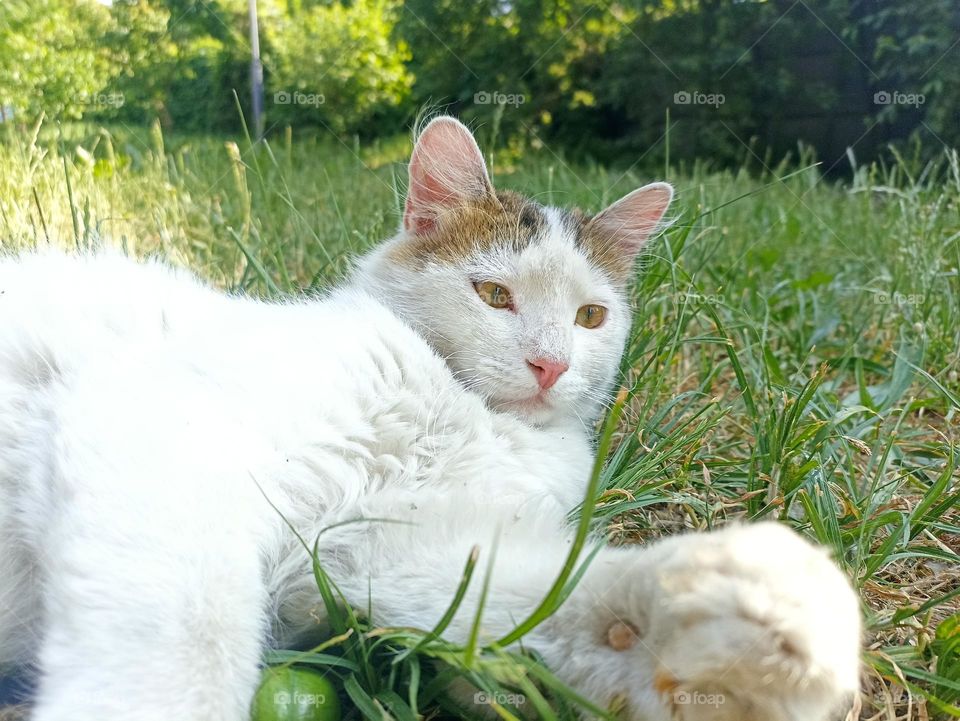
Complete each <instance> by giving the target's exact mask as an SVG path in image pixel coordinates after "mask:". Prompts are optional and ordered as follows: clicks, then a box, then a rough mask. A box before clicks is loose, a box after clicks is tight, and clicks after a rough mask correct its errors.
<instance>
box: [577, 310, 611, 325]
mask: <svg viewBox="0 0 960 721" xmlns="http://www.w3.org/2000/svg"><path fill="white" fill-rule="evenodd" d="M606 315H607V309H606V308H604V307H603V306H602V305H584V306H581V307H580V310H578V311H577V325H582V326H583V327H584V328H596V327H597V326H598V325H600V324H601V323H603V319H604V317H605V316H606Z"/></svg>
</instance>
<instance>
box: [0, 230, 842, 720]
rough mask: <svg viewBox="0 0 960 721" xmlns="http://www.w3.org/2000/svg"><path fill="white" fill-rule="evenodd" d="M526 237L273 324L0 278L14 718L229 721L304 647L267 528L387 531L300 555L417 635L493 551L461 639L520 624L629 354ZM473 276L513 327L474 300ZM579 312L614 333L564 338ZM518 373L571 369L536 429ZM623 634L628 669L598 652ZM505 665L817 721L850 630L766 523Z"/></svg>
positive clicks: (152, 273) (553, 564) (653, 559)
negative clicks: (477, 549) (497, 295)
mask: <svg viewBox="0 0 960 721" xmlns="http://www.w3.org/2000/svg"><path fill="white" fill-rule="evenodd" d="M548 215H549V216H550V217H551V218H552V220H551V222H550V223H549V224H548V225H549V232H548V233H547V236H546V238H545V240H544V242H543V243H541V244H539V245H537V246H535V247H531V248H529V249H528V250H527V251H525V252H524V253H523V254H520V255H514V256H512V257H511V256H509V255H508V254H501V255H500V256H496V257H491V258H487V259H485V260H483V259H479V258H473V259H470V260H468V261H466V262H465V263H464V264H461V265H458V266H454V267H445V268H444V267H439V266H438V267H436V268H431V269H427V270H425V271H423V273H422V274H421V275H418V274H416V273H414V274H411V273H410V272H409V271H403V270H402V269H400V268H396V267H394V266H392V265H390V264H389V263H385V262H384V259H385V257H386V256H385V255H384V251H382V250H381V251H375V252H374V254H372V255H371V256H370V257H369V258H367V259H366V260H365V261H364V262H363V263H362V264H361V269H360V271H359V272H358V274H357V275H356V277H355V279H354V281H353V282H352V283H351V284H349V285H347V286H345V287H343V288H341V289H338V290H336V291H334V292H333V293H332V294H331V295H329V296H328V297H326V298H324V299H315V300H311V301H303V302H288V303H283V304H270V303H264V302H259V301H255V300H250V299H245V298H238V297H227V296H224V295H222V294H219V293H217V292H215V291H213V290H210V289H208V288H206V287H204V286H203V285H202V284H200V283H198V282H197V281H196V280H194V279H193V278H191V277H190V276H188V275H186V274H183V273H178V272H174V271H172V270H170V269H168V268H165V267H163V266H161V265H158V264H142V265H138V264H135V263H133V262H131V261H128V260H126V259H123V258H121V257H119V256H115V255H101V256H97V257H67V256H63V255H58V254H41V255H29V256H25V257H22V258H19V259H14V258H6V259H0V666H2V665H3V664H36V665H37V667H38V669H39V672H40V674H41V685H40V690H39V697H38V700H37V704H36V708H35V710H34V718H35V719H36V720H37V721H60V720H66V719H69V720H70V721H114V720H116V721H120V720H121V719H123V720H124V721H140V720H142V721H147V720H151V721H152V720H154V719H156V721H170V719H177V720H178V721H192V720H196V721H217V720H223V721H241V720H242V719H245V718H246V717H247V709H248V707H249V703H250V699H251V696H252V694H253V692H254V690H255V688H256V685H257V681H258V678H259V671H258V665H259V662H260V658H261V654H262V652H263V649H264V647H265V646H266V645H267V644H269V643H271V642H273V643H277V642H280V643H282V642H283V641H284V640H285V639H288V638H292V637H295V636H297V635H298V634H299V633H301V632H303V631H305V630H307V629H309V628H311V627H313V626H314V625H315V623H316V620H317V618H318V617H322V604H321V603H320V600H319V597H318V594H317V592H316V588H315V585H314V582H313V579H312V576H311V572H310V564H309V557H308V556H307V554H306V553H305V552H304V550H303V549H302V548H301V547H300V546H299V543H298V542H297V540H296V538H295V536H294V534H293V533H292V532H291V531H290V530H289V529H288V527H287V526H286V524H285V522H284V520H283V519H282V518H281V515H280V514H282V516H283V517H284V518H285V519H286V520H287V521H288V522H289V523H291V524H292V525H293V527H294V528H295V529H296V530H297V532H298V533H299V534H300V535H301V536H303V537H304V538H307V539H311V540H312V539H314V538H316V537H317V535H318V534H319V533H320V531H321V530H322V529H324V528H327V527H329V526H331V525H332V524H335V523H337V522H338V521H344V520H351V519H358V518H368V519H373V518H376V519H384V518H389V519H395V520H401V521H406V522H408V523H403V524H398V523H382V522H367V523H353V524H347V525H341V526H339V527H338V528H337V529H336V530H334V531H331V532H330V533H327V534H324V535H323V536H322V537H321V544H320V553H321V557H322V558H321V560H322V562H323V564H324V567H325V568H326V569H327V571H328V572H329V573H330V574H331V575H332V576H333V578H334V580H335V581H336V583H337V584H338V586H339V587H340V588H341V589H342V590H343V591H344V593H345V594H346V596H347V598H348V600H349V601H350V602H351V603H353V604H355V605H356V606H358V607H360V608H366V607H367V603H368V598H372V612H373V615H374V621H375V622H377V623H379V624H384V625H400V626H403V625H413V626H418V627H421V628H429V627H431V626H433V625H434V623H435V622H436V621H437V620H438V619H439V618H440V616H441V615H442V613H443V611H444V610H445V609H446V607H447V605H448V603H449V601H450V599H451V597H452V594H453V591H454V589H455V587H456V585H457V583H458V580H459V576H460V572H461V570H462V567H463V564H464V562H465V561H466V558H467V556H468V554H469V552H470V549H471V548H472V547H473V546H474V545H475V544H479V545H480V546H481V548H482V549H484V550H483V553H484V554H485V553H487V552H489V549H490V548H491V544H492V542H493V539H494V537H495V536H497V535H498V536H499V550H498V555H497V558H496V561H495V566H494V573H493V577H492V587H491V590H490V595H489V599H488V601H487V609H486V612H485V615H484V626H483V633H484V637H485V638H487V639H494V638H496V637H499V636H500V635H502V634H503V633H505V632H506V631H508V630H510V629H511V628H512V627H513V625H514V624H515V622H516V621H517V620H518V619H521V618H523V617H525V616H526V614H527V613H529V612H530V611H531V610H532V609H533V608H534V607H535V606H536V604H537V603H538V602H539V601H540V600H541V598H542V597H543V594H544V593H545V591H546V589H547V588H549V586H550V584H551V583H552V581H553V580H554V578H555V577H556V574H557V572H558V571H559V568H560V566H561V565H562V563H563V560H564V558H565V556H566V553H567V548H568V545H569V540H570V532H569V530H568V528H567V523H566V518H567V514H568V512H569V511H570V509H571V508H572V507H573V506H574V505H575V504H576V503H577V502H578V501H579V500H580V499H581V496H582V494H583V491H584V488H585V483H586V480H587V478H588V476H589V469H590V467H591V464H592V461H593V452H592V448H591V441H590V438H591V434H592V429H591V424H592V421H593V419H595V418H596V416H597V414H598V413H599V410H600V407H601V401H602V398H603V397H604V394H605V393H606V392H607V390H608V389H609V387H610V384H611V382H612V380H613V377H614V373H615V369H616V364H617V361H618V359H619V355H620V353H621V349H622V346H623V342H624V339H625V337H626V334H627V332H628V331H627V329H628V328H629V314H628V310H627V306H626V302H625V300H624V299H623V297H622V291H618V290H617V289H616V288H615V287H614V286H612V285H611V284H610V283H609V282H608V281H606V280H605V279H604V278H603V277H601V276H600V275H598V274H597V273H596V271H594V270H593V269H592V268H591V267H590V266H589V264H588V263H586V261H585V260H584V258H583V257H582V256H581V255H579V254H578V251H577V250H576V248H575V247H574V246H573V244H572V243H571V242H570V239H569V238H567V237H566V236H565V235H564V233H563V231H562V228H561V224H559V223H558V222H557V221H556V216H555V215H554V214H553V212H552V211H548ZM403 238H404V232H403V231H402V232H401V234H400V235H399V236H398V238H397V239H394V240H393V241H391V242H392V243H399V242H403ZM475 272H481V273H487V274H490V275H491V276H492V275H496V276H497V277H498V278H510V279H511V283H512V287H511V290H512V292H513V293H514V294H515V295H516V296H517V298H518V303H519V302H520V299H522V301H523V308H524V310H523V311H522V312H518V313H516V314H513V315H509V314H504V313H502V312H500V313H499V315H498V314H497V311H496V310H495V309H492V308H489V307H487V306H485V305H483V304H482V303H481V302H479V300H478V299H477V298H476V297H475V294H474V295H471V293H472V289H471V288H470V286H469V283H467V282H466V281H465V280H464V277H465V276H464V273H466V274H467V275H469V274H470V273H475ZM547 277H549V278H550V279H551V283H550V284H546V283H545V279H546V278H547ZM590 302H602V303H604V304H606V305H607V306H608V307H609V308H610V309H611V311H612V315H611V318H610V321H609V322H608V323H607V324H606V325H605V326H602V327H601V328H599V329H596V330H592V331H589V330H586V329H583V328H579V327H576V328H573V327H571V326H572V315H571V312H574V313H575V310H576V307H577V306H578V305H580V304H583V303H590ZM564 318H566V319H567V320H566V321H564V320H563V319H564ZM435 348H436V349H437V350H439V351H440V353H438V352H437V350H435ZM532 348H533V349H536V350H538V352H539V351H542V352H549V353H552V354H555V355H561V354H562V355H565V356H567V357H569V359H570V363H571V368H570V370H569V371H568V372H567V373H566V374H564V376H563V377H561V379H560V381H559V382H558V383H557V385H556V386H555V387H554V388H553V389H551V390H550V392H549V394H548V395H547V397H546V403H545V404H539V405H537V406H536V407H530V406H528V405H525V404H524V403H523V402H522V401H523V399H524V398H526V397H527V396H528V395H530V394H533V393H534V392H535V391H536V385H535V383H534V381H533V378H532V375H531V374H530V370H529V369H528V368H526V367H525V366H524V365H523V358H524V357H525V354H526V353H528V352H530V350H531V349H532ZM444 356H446V358H445V357H444ZM448 363H449V365H448ZM500 407H502V410H498V408H500ZM268 499H269V503H268ZM271 504H273V505H275V506H276V509H277V510H279V513H278V512H277V510H274V508H273V507H272V506H271ZM481 564H482V566H483V565H485V561H484V560H483V559H482V560H481ZM482 566H481V567H482ZM477 594H478V589H477V588H473V589H472V590H471V592H470V593H469V594H468V598H467V600H466V602H465V603H464V604H463V607H462V609H461V611H460V613H459V614H458V615H457V617H456V618H455V619H454V622H453V623H452V624H451V626H450V628H449V630H448V633H447V635H448V636H449V637H450V638H451V639H453V640H463V639H464V638H465V637H466V633H467V631H468V627H469V624H470V621H471V619H472V617H473V615H474V610H475V608H476V603H477ZM618 619H622V620H626V621H629V622H630V623H631V624H633V625H634V626H635V627H637V628H638V629H639V631H640V636H641V638H640V641H639V642H638V643H637V644H636V645H635V646H634V647H633V648H631V649H629V650H624V651H615V650H613V648H611V647H610V646H609V645H608V644H607V643H606V633H607V629H608V628H609V627H610V626H611V625H612V624H613V623H615V622H616V621H617V620H618ZM524 644H525V645H526V646H527V647H528V648H533V649H535V650H537V651H539V652H540V653H541V654H542V655H543V657H544V658H545V660H546V661H547V663H548V664H549V665H550V666H551V667H552V668H553V669H554V670H555V672H556V673H558V674H559V675H560V676H561V678H563V679H565V680H566V681H567V682H569V683H571V684H573V685H574V686H576V687H577V688H578V689H579V690H580V691H581V692H582V693H583V694H585V695H586V696H587V697H589V698H591V699H592V700H594V701H595V702H597V703H599V704H601V705H603V704H607V703H610V702H611V701H612V700H613V699H614V698H616V697H620V696H622V697H624V698H626V699H627V701H628V704H629V712H628V715H629V716H630V718H632V719H636V720H637V721H640V720H641V719H645V720H646V721H666V720H667V719H671V718H681V719H687V720H689V721H693V720H705V719H711V720H713V721H720V720H721V719H726V720H730V721H732V720H733V719H737V720H738V721H746V720H748V719H753V720H755V721H760V720H763V721H788V720H793V721H801V720H802V721H823V720H825V719H827V718H829V717H830V713H831V711H832V710H834V709H835V708H836V707H837V705H838V704H839V703H840V702H841V701H842V700H843V699H844V697H845V696H848V695H849V694H852V693H853V692H854V691H855V689H856V687H857V672H858V648H859V613H858V604H857V600H856V597H855V595H854V594H853V592H852V591H851V590H850V588H849V586H848V584H847V582H846V580H845V579H844V577H843V576H842V574H841V573H840V572H839V571H838V570H837V569H836V568H835V567H834V565H833V564H832V563H831V562H830V561H829V560H828V558H827V557H826V554H825V553H824V552H823V551H821V550H818V549H815V548H813V547H811V546H810V545H808V544H807V543H806V542H804V541H802V540H801V539H800V538H798V537H797V536H796V535H794V534H793V533H792V532H790V531H788V530H786V529H785V528H782V527H780V526H775V525H771V524H763V525H757V526H750V527H742V528H731V529H727V530H724V531H720V532H717V533H712V534H702V535H688V536H683V537H679V538H673V539H669V540H667V541H664V542H662V543H658V544H655V545H653V546H651V547H649V548H625V549H603V550H602V551H601V552H600V553H599V555H598V556H597V558H596V559H595V561H594V563H593V565H592V566H591V567H590V569H589V570H588V572H587V573H586V575H585V576H584V578H583V579H582V582H581V583H580V585H579V586H578V587H577V589H576V590H575V591H574V593H573V594H572V596H571V597H570V598H569V599H568V601H567V602H566V603H565V605H564V606H563V607H562V608H561V610H560V611H559V612H558V613H557V614H556V615H555V616H554V617H553V618H551V619H550V620H548V621H547V622H545V623H544V624H543V625H542V626H541V627H539V628H538V629H537V630H536V631H534V632H533V633H532V634H531V635H530V636H528V637H527V638H526V639H525V640H524ZM668 687H669V688H670V689H672V691H671V692H670V693H663V692H662V691H663V689H664V688H668ZM657 688H660V689H661V690H660V691H658V690H657ZM684 694H688V696H684ZM689 694H693V695H689ZM695 694H705V696H703V697H702V698H704V699H705V698H707V697H709V698H712V699H713V700H714V701H715V700H716V699H717V698H718V697H721V696H722V698H723V703H720V704H709V703H684V700H685V699H687V698H689V699H692V700H697V699H699V698H701V697H700V696H696V695H695Z"/></svg>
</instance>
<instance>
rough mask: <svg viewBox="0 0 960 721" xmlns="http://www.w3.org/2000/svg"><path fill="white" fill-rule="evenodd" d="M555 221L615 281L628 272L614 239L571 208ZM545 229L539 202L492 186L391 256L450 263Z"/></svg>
mask: <svg viewBox="0 0 960 721" xmlns="http://www.w3.org/2000/svg"><path fill="white" fill-rule="evenodd" d="M560 212H561V222H562V223H563V225H564V226H565V228H566V229H567V231H568V232H569V233H570V236H571V237H572V238H573V241H574V244H575V245H576V246H577V247H578V248H580V249H582V250H583V252H584V253H586V255H587V257H588V258H589V259H590V261H591V262H592V263H594V264H596V265H597V266H598V267H599V268H600V269H601V270H603V271H604V272H606V273H607V275H608V276H610V278H611V279H613V280H614V281H615V282H618V283H623V282H626V280H628V279H629V278H630V276H631V275H632V271H633V260H632V259H631V258H630V257H629V254H625V253H624V252H623V251H622V249H620V247H619V246H618V245H617V243H616V241H615V239H614V238H613V237H611V235H610V234H609V233H605V232H603V231H602V229H599V228H595V227H594V226H593V225H592V224H591V223H590V220H591V218H590V216H587V215H584V213H583V212H582V211H580V210H577V209H572V210H561V211H560ZM545 232H547V219H546V217H545V216H544V214H543V208H542V206H541V205H540V204H539V203H537V202H535V201H533V200H530V199H529V198H526V197H524V196H523V195H520V194H519V193H514V192H511V191H497V192H496V194H495V195H488V196H486V197H483V198H481V199H479V200H475V201H473V202H470V203H467V204H464V205H461V206H459V207H456V208H451V209H450V210H449V211H447V213H446V214H445V215H443V216H441V217H440V218H439V219H438V221H437V223H436V225H435V227H434V228H433V229H432V230H430V231H429V232H427V233H425V234H423V235H420V236H417V237H416V238H412V239H411V240H410V241H409V242H407V243H403V244H401V245H400V246H398V247H397V248H396V250H395V251H394V260H395V261H396V262H398V263H403V264H404V265H408V266H412V267H421V266H422V265H423V264H424V263H429V262H435V263H436V262H440V263H456V262H458V261H461V260H463V259H464V258H467V257H469V256H470V255H472V254H474V253H476V252H485V251H487V250H490V249H491V248H493V247H494V246H497V245H502V246H507V247H510V248H512V249H513V250H515V251H517V252H519V251H522V250H523V249H524V248H526V247H527V246H528V245H529V244H530V243H532V242H535V241H536V240H537V238H539V237H541V236H542V235H543V234H544V233H545Z"/></svg>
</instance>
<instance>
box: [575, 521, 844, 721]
mask: <svg viewBox="0 0 960 721" xmlns="http://www.w3.org/2000/svg"><path fill="white" fill-rule="evenodd" d="M617 556H618V557H607V558H605V559H604V560H603V563H602V568H598V569H597V570H598V571H599V573H597V574H595V575H594V576H593V577H592V578H591V579H590V583H589V585H588V588H587V589H585V591H586V593H585V594H584V595H583V596H581V598H580V601H581V603H580V604H579V605H580V608H579V609H578V611H579V613H580V617H581V619H583V623H582V627H583V628H585V629H586V631H585V634H586V635H587V636H590V637H592V639H593V643H594V644H596V645H595V646H594V649H595V651H594V652H593V653H591V654H590V656H591V658H592V660H591V663H592V664H593V665H594V668H593V669H592V671H589V672H587V669H586V668H584V667H583V665H581V664H577V663H576V662H573V661H571V662H569V663H567V664H565V665H567V667H568V669H569V670H570V671H571V672H572V674H573V675H574V676H577V677H579V678H578V679H577V680H578V682H579V683H580V684H581V686H584V685H585V686H586V687H587V688H585V689H584V690H585V691H588V693H591V695H593V696H594V698H597V700H598V701H602V702H604V703H610V702H611V701H613V702H614V703H617V701H618V700H619V701H622V702H623V703H625V704H626V705H627V707H628V708H627V709H626V711H627V715H629V716H630V717H631V718H634V719H643V720H644V721H661V720H662V719H673V720H677V721H827V720H828V719H831V720H832V719H834V718H836V717H837V714H838V713H839V715H840V717H842V715H843V710H844V709H843V706H844V704H845V703H846V704H849V703H850V702H851V701H852V700H853V697H854V695H855V694H856V692H857V688H858V678H859V665H860V661H859V657H860V609H859V601H858V599H857V597H856V595H855V594H854V592H853V591H852V590H851V588H850V585H849V583H848V582H847V579H846V578H845V577H844V575H843V574H842V573H841V572H840V570H839V569H838V568H837V567H836V566H835V565H834V564H833V562H832V561H831V560H830V559H829V558H828V556H827V554H826V552H825V551H824V550H822V549H819V548H815V547H814V546H812V545H810V544H809V543H807V542H806V541H804V540H803V539H801V538H800V537H799V536H798V535H796V534H795V533H793V532H792V531H790V530H788V529H787V528H785V527H784V526H781V525H778V524H772V523H764V524H756V525H750V526H737V527H731V528H728V529H725V530H722V531H718V532H714V533H704V534H690V535H685V536H681V537H677V538H671V539H667V540H665V541H663V542H661V543H659V544H656V545H655V546H653V547H650V548H645V549H640V550H638V551H637V552H636V553H633V552H625V553H619V554H617ZM598 560H599V559H598ZM585 672H586V673H585ZM848 707H849V706H848Z"/></svg>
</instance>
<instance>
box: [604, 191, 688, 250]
mask: <svg viewBox="0 0 960 721" xmlns="http://www.w3.org/2000/svg"><path fill="white" fill-rule="evenodd" d="M671 200H673V188H672V187H670V186H669V185H668V184H667V183H650V184H649V185H645V186H643V187H642V188H638V189H637V190H634V191H633V192H632V193H628V194H627V195H625V196H623V197H622V198H621V199H620V200H618V201H617V202H616V203H614V204H613V205H611V206H609V207H608V208H607V209H606V210H603V211H602V212H601V213H600V214H599V215H597V216H596V217H594V219H593V220H592V221H591V223H593V224H595V226H596V227H597V228H598V229H600V230H601V231H602V232H604V233H605V234H607V235H609V236H611V237H612V238H613V239H614V242H616V243H617V244H618V245H619V246H620V247H621V249H622V250H623V252H624V253H626V254H628V255H636V254H637V253H638V252H639V251H640V249H641V248H642V247H643V246H644V244H645V243H646V242H647V240H648V239H649V238H650V236H651V235H652V234H653V233H654V232H655V231H656V229H657V227H658V226H659V225H660V221H661V220H663V215H664V213H666V212H667V208H669V207H670V201H671Z"/></svg>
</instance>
